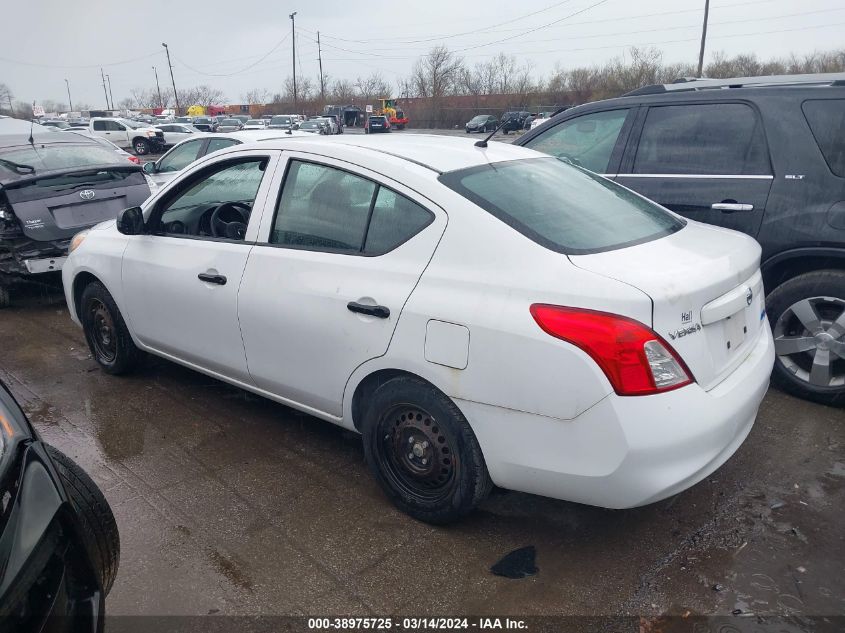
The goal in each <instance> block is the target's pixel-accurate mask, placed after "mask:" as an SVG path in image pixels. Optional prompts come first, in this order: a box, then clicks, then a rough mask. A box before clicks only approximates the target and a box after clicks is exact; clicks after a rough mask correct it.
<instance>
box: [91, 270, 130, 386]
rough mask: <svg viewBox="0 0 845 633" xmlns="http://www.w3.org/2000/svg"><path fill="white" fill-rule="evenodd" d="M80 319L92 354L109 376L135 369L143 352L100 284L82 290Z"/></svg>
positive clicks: (94, 283) (109, 295) (106, 291)
mask: <svg viewBox="0 0 845 633" xmlns="http://www.w3.org/2000/svg"><path fill="white" fill-rule="evenodd" d="M79 319H80V321H82V329H83V331H84V332H85V340H86V341H87V342H88V348H89V349H90V350H91V355H92V356H93V357H94V360H95V361H97V364H99V365H100V367H102V368H103V370H104V371H105V372H106V373H109V374H123V373H126V372H128V371H130V370H132V369H133V368H134V367H135V365H136V364H137V363H138V361H139V360H140V357H141V352H140V350H139V349H138V348H137V347H136V346H135V343H134V342H133V341H132V336H131V335H130V334H129V330H128V329H127V327H126V323H125V322H124V321H123V316H122V315H121V314H120V310H119V309H118V308H117V304H116V303H115V302H114V299H113V298H112V296H111V294H109V291H108V290H106V288H105V286H103V284H101V283H100V282H97V281H95V282H92V283H90V284H88V285H87V286H86V287H85V289H84V290H83V291H82V297H81V298H80V301H79Z"/></svg>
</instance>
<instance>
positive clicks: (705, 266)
mask: <svg viewBox="0 0 845 633" xmlns="http://www.w3.org/2000/svg"><path fill="white" fill-rule="evenodd" d="M760 253H761V249H760V245H759V244H757V242H756V241H755V240H754V239H752V238H750V237H748V236H747V235H744V234H742V233H737V232H735V231H729V230H726V229H721V228H718V227H714V226H709V225H704V224H700V223H697V222H692V221H690V222H689V223H688V225H687V226H686V227H685V228H683V229H681V230H680V231H677V232H676V233H673V234H672V235H669V236H667V237H663V238H660V239H657V240H653V241H650V242H646V243H644V244H639V245H636V246H631V247H628V248H622V249H617V250H612V251H607V252H603V253H596V254H590V255H570V256H569V258H570V260H571V261H572V263H573V264H575V265H576V266H578V267H580V268H583V269H585V270H589V271H591V272H595V273H598V274H601V275H603V276H606V277H609V278H612V279H616V280H618V281H622V282H624V283H627V284H629V285H631V286H634V287H636V288H638V289H640V290H642V291H643V292H645V293H646V294H647V295H648V296H649V297H650V298H651V300H652V306H653V307H652V323H651V324H650V325H651V327H652V328H653V329H654V330H655V331H656V332H657V333H658V334H659V335H660V336H662V337H663V338H664V339H665V340H666V341H667V342H668V343H669V344H670V345H671V346H672V347H673V348H674V350H675V351H676V352H677V353H678V354H679V355H680V356H681V358H682V359H683V360H684V362H685V363H686V364H687V366H688V367H689V369H690V371H691V372H692V374H693V378H694V379H695V381H696V382H697V383H698V384H699V385H700V386H701V387H702V388H704V389H705V390H709V389H712V388H713V387H714V386H716V385H717V384H718V383H719V382H721V381H722V380H723V379H724V378H726V377H727V376H728V375H729V374H730V373H731V372H732V371H733V370H734V369H735V368H736V367H737V366H738V365H739V364H740V363H741V362H742V361H743V360H744V359H745V357H746V356H747V355H748V353H749V351H750V350H751V348H752V347H753V343H754V341H755V340H756V339H757V337H758V336H759V335H760V332H761V331H762V329H763V321H764V319H765V304H764V300H763V281H762V278H761V276H760V270H759V269H760Z"/></svg>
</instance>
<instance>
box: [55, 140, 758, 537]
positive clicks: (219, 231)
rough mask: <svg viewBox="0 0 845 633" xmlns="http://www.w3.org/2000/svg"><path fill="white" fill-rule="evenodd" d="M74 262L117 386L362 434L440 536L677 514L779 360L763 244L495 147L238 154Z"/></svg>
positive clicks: (85, 246) (267, 148) (292, 148)
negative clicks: (479, 523) (553, 514)
mask: <svg viewBox="0 0 845 633" xmlns="http://www.w3.org/2000/svg"><path fill="white" fill-rule="evenodd" d="M71 250H72V252H71V254H70V257H69V258H68V260H67V263H66V264H65V266H64V268H63V270H62V276H63V280H64V288H65V295H66V298H67V303H68V307H69V309H70V314H71V316H72V318H73V319H74V320H75V321H76V322H77V323H78V324H80V325H81V326H82V328H83V330H84V333H85V337H86V339H87V342H88V345H89V346H90V349H91V353H92V354H93V357H94V358H95V359H96V361H97V362H98V363H99V364H100V366H101V367H102V368H103V370H104V371H106V372H108V373H112V374H121V373H124V372H128V371H130V370H131V369H132V368H133V366H135V365H136V364H137V362H138V361H139V360H140V358H141V352H142V351H143V352H149V353H152V354H155V355H158V356H161V357H164V358H167V359H170V360H172V361H175V362H177V363H182V364H184V365H186V366H188V367H191V368H193V369H195V370H197V371H200V372H203V373H206V374H208V375H210V376H213V377H215V378H218V379H220V380H223V381H226V382H229V383H231V384H233V385H237V386H239V387H242V388H243V389H247V390H249V391H252V392H255V393H257V394H260V395H262V396H266V397H267V398H271V399H273V400H276V401H278V402H281V403H284V404H286V405H289V406H291V407H294V408H297V409H299V410H302V411H305V412H307V413H310V414H312V415H314V416H316V417H318V418H322V419H324V420H328V421H330V422H333V423H335V424H338V425H340V426H342V427H345V428H347V429H350V430H355V431H358V432H360V433H362V434H363V445H364V453H365V456H366V459H367V462H368V464H369V466H370V468H371V470H372V472H373V474H374V475H375V477H376V479H377V480H378V482H379V483H380V485H381V486H382V488H383V489H384V491H385V492H386V494H387V495H388V497H389V498H390V499H391V500H392V501H393V502H394V503H395V504H396V505H397V506H398V507H399V508H401V509H402V510H404V511H405V512H407V513H409V514H411V515H412V516H414V517H416V518H418V519H421V520H424V521H429V522H433V523H443V522H447V521H451V520H454V519H456V518H458V517H460V516H462V515H464V514H466V513H467V512H469V511H470V510H471V509H472V508H474V507H475V506H476V505H477V504H478V503H479V502H480V501H481V500H482V499H483V498H484V497H485V495H486V494H487V493H488V492H489V490H490V489H491V486H492V485H493V484H496V485H498V486H501V487H503V488H510V489H514V490H520V491H526V492H530V493H535V494H540V495H547V496H550V497H556V498H559V499H568V500H571V501H577V502H580V503H587V504H593V505H598V506H604V507H610V508H625V507H632V506H639V505H643V504H648V503H651V502H654V501H657V500H659V499H663V498H665V497H667V496H670V495H674V494H676V493H678V492H680V491H682V490H684V489H685V488H687V487H689V486H691V485H693V484H695V483H696V482H698V481H700V480H702V479H703V478H705V477H707V476H708V475H709V474H710V473H712V472H713V471H714V470H716V469H717V468H719V467H720V466H721V465H722V464H723V463H724V462H725V461H727V460H728V458H729V457H730V456H731V455H732V454H733V453H734V452H735V451H736V449H737V448H738V447H739V446H740V444H742V442H743V440H744V439H745V438H746V436H747V435H748V433H749V431H750V430H751V428H752V425H753V423H754V420H755V417H756V415H757V410H758V407H759V405H760V402H761V400H762V398H763V396H764V394H765V392H766V389H767V386H768V381H769V374H770V372H771V369H772V364H773V361H774V346H773V343H772V336H771V331H770V330H769V325H768V321H767V320H766V319H765V313H764V307H763V287H762V282H761V278H760V272H759V261H760V247H759V245H758V244H757V243H756V242H755V241H754V240H753V239H751V238H749V237H747V236H746V235H743V234H740V233H736V232H732V231H729V230H725V229H720V228H716V227H713V226H707V225H703V224H699V223H697V222H693V221H690V220H685V219H683V218H681V217H679V216H677V215H674V214H673V213H671V212H669V211H667V210H666V209H664V208H662V207H659V206H658V205H656V204H654V203H652V202H650V201H648V200H646V199H645V198H642V197H641V196H639V195H637V194H635V193H633V192H631V191H630V190H628V189H625V188H624V187H621V186H619V185H617V184H615V183H613V182H611V181H608V180H605V179H603V178H601V177H600V176H597V175H595V174H593V173H591V172H588V171H586V170H583V169H580V168H578V167H575V166H572V165H569V164H566V163H564V162H561V161H559V160H557V159H555V158H551V157H548V156H544V155H542V154H539V153H536V152H534V151H532V150H529V149H526V148H522V147H514V146H511V145H506V144H504V143H490V145H489V146H488V147H479V146H477V145H476V144H474V143H473V142H472V141H468V140H465V139H457V138H447V137H434V136H423V135H420V136H414V137H413V138H411V137H402V138H397V139H393V138H391V137H389V136H388V137H386V138H384V137H382V138H370V137H364V136H346V137H341V138H340V139H339V140H338V138H335V139H330V140H329V139H320V138H315V137H310V138H295V139H293V140H275V141H274V140H270V141H264V142H261V143H254V144H243V145H237V146H234V147H231V148H229V149H226V150H223V151H220V152H217V153H215V154H212V155H208V156H205V157H204V158H201V159H199V160H197V161H196V162H194V163H193V164H192V165H190V166H189V167H187V168H186V169H185V170H184V172H183V173H181V174H180V175H179V176H178V177H177V178H175V179H174V180H172V181H170V182H169V183H168V184H167V185H165V186H164V187H163V188H162V189H161V190H160V191H158V192H157V193H156V194H155V195H153V196H152V197H151V198H149V199H148V200H147V201H146V202H145V203H144V205H143V207H135V208H131V209H127V210H125V211H123V212H122V213H121V214H120V215H119V217H118V219H117V221H116V222H115V221H111V222H107V223H103V224H100V225H98V226H97V227H95V228H93V229H91V230H90V231H86V232H83V233H80V234H79V235H77V236H76V237H75V238H74V240H73V243H72V245H71Z"/></svg>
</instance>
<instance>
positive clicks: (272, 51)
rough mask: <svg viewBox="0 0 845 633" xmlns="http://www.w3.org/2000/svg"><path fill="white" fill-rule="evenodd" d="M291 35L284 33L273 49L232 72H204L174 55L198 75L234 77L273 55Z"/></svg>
mask: <svg viewBox="0 0 845 633" xmlns="http://www.w3.org/2000/svg"><path fill="white" fill-rule="evenodd" d="M289 36H290V33H285V34H284V36H282V39H280V40H279V41H278V42H276V44H275V45H274V46H273V48H271V49H270V50H269V51H268V52H267V53H265V54H264V55H263V56H261V57H260V58H259V59H257V60H256V61H254V62H253V63H251V64H249V65H248V66H244V67H243V68H241V69H239V70H236V71H234V72H231V73H207V72H204V71H202V70H198V69H196V68H194V67H193V66H189V65H188V64H186V63H185V62H184V61H182V60H181V59H179V58H178V57H175V56H174V59H175V60H176V61H177V62H179V63H180V64H182V65H183V66H184V67H185V68H187V69H188V70H190V71H192V72H195V73H197V74H198V75H205V76H206V77H232V76H234V75H239V74H241V73H243V72H244V71H247V70H249V69H250V68H254V67H255V66H258V64H260V63H261V62H263V61H264V60H265V59H267V58H268V57H270V55H272V54H273V53H275V52H276V51H277V50H278V48H279V47H280V46H281V45H282V44H284V42H285V40H286V39H287V38H288V37H289Z"/></svg>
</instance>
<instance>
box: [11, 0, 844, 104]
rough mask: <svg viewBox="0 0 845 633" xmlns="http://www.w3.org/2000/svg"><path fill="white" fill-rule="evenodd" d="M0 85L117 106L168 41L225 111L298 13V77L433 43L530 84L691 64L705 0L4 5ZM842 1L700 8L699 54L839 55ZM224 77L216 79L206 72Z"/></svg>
mask: <svg viewBox="0 0 845 633" xmlns="http://www.w3.org/2000/svg"><path fill="white" fill-rule="evenodd" d="M3 5H4V6H3V8H2V20H1V21H0V42H2V47H0V82H2V83H6V84H8V85H9V87H10V88H11V89H12V91H13V93H14V95H15V98H16V99H19V100H25V101H30V102H31V101H33V100H42V99H52V100H55V101H60V102H66V101H67V93H66V91H65V82H64V80H65V79H67V80H68V81H69V82H70V88H71V93H72V94H71V96H72V97H73V100H74V101H75V102H76V103H82V102H85V103H88V104H90V105H91V106H92V107H101V106H105V102H104V96H103V88H102V85H101V80H100V65H102V66H103V68H104V70H105V72H106V73H107V74H109V75H110V76H111V84H112V92H113V94H114V100H115V102H116V103H117V102H120V100H121V99H123V98H125V97H127V96H128V95H129V91H130V89H132V88H134V87H141V88H148V87H150V86H154V85H155V77H154V74H153V66H156V67H157V68H158V74H159V80H160V81H161V82H162V86H164V85H165V83H166V82H169V81H170V77H169V75H168V73H167V62H166V58H165V54H164V49H163V48H162V46H161V42H167V44H168V45H169V46H170V51H171V56H172V61H173V70H174V74H175V78H176V85H177V87H183V86H184V87H188V86H192V85H198V84H203V83H205V84H210V85H214V86H217V87H219V88H221V89H222V90H223V91H224V92H225V94H226V97H227V99H228V101H229V102H230V103H240V102H241V97H242V95H244V94H245V93H246V92H247V91H248V90H250V89H252V88H266V89H268V90H270V91H281V88H282V84H283V82H284V79H285V77H286V76H288V75H289V74H290V72H291V38H290V30H291V21H290V19H289V17H288V15H289V13H291V12H292V11H297V16H296V26H297V56H298V57H299V60H298V63H297V74H300V72H301V73H302V74H305V75H309V76H311V77H314V78H316V77H317V44H316V42H315V39H316V32H317V30H319V31H320V33H321V41H322V45H323V46H322V48H323V70H324V72H325V73H326V74H328V75H329V76H331V77H332V78H335V79H336V78H347V79H353V80H354V79H355V77H357V76H359V75H361V76H364V75H368V74H370V73H371V72H373V71H379V72H381V74H382V75H383V76H384V78H385V79H386V80H387V81H388V82H389V83H390V84H391V85H396V82H397V80H398V79H399V78H400V77H404V76H406V75H407V74H408V72H409V70H410V68H411V66H412V65H413V63H414V60H415V59H416V58H417V57H418V56H420V55H422V54H424V53H425V51H426V50H428V49H429V48H430V47H431V46H433V45H436V44H445V45H447V46H448V47H449V48H450V49H452V50H454V51H456V52H459V53H460V55H462V56H463V57H464V58H465V60H466V61H467V62H468V63H469V64H470V65H472V64H474V63H475V62H477V61H484V60H486V59H489V58H490V57H492V56H494V55H496V54H497V53H499V52H505V53H509V54H514V55H516V56H517V57H518V59H519V61H520V63H524V62H530V63H531V64H532V66H533V69H534V72H535V74H536V75H537V77H538V78H540V77H546V76H548V75H549V73H550V72H551V71H552V69H553V68H554V67H555V65H556V64H557V63H559V64H560V66H561V67H563V68H569V67H573V66H578V65H585V64H591V63H600V62H602V61H605V60H607V59H609V58H611V57H615V56H618V55H620V54H622V53H624V51H625V49H626V48H627V47H629V46H631V45H641V46H645V45H651V46H654V47H655V48H657V49H659V50H660V51H662V53H663V59H664V61H666V62H681V61H683V62H689V63H696V62H697V59H698V46H699V38H700V29H701V19H702V16H703V6H704V0H634V1H631V0H564V1H557V2H555V1H553V0H520V1H515V0H483V1H482V0H390V1H387V0H365V1H364V2H350V1H348V0H345V1H340V0H322V1H320V2H315V1H313V0H312V1H311V2H304V1H302V0H295V1H288V0H264V1H262V2H233V1H232V0H202V1H201V2H192V1H188V0H181V1H166V0H147V1H145V2H135V3H129V2H117V1H115V2H107V1H106V0H72V1H71V2H68V1H66V0H61V1H59V0H32V1H30V2H9V0H5V1H4V2H3ZM843 34H845V0H801V1H800V2H798V1H796V0H736V1H731V0H712V1H711V8H710V27H709V30H708V46H707V56H706V58H705V61H706V59H709V58H710V56H711V55H712V53H714V52H716V51H724V52H726V53H728V54H734V53H740V52H746V53H756V54H757V55H758V57H760V58H768V57H773V56H785V55H787V54H789V53H791V52H795V53H798V54H804V53H810V52H813V51H816V50H818V51H821V50H829V49H833V48H841V47H843V46H845V38H843ZM218 75H225V76H218Z"/></svg>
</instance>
